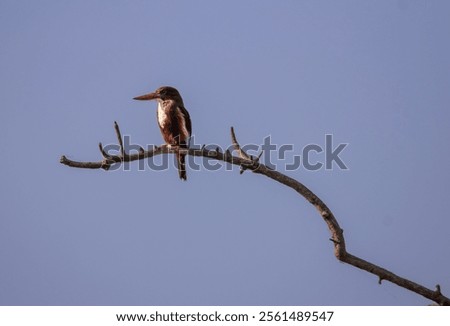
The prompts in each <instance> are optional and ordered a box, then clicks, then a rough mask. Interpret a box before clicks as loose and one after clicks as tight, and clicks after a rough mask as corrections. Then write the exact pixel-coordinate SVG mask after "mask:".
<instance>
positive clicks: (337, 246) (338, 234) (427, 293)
mask: <svg viewBox="0 0 450 326" xmlns="http://www.w3.org/2000/svg"><path fill="white" fill-rule="evenodd" d="M114 128H115V131H116V135H117V139H118V143H119V146H120V149H121V150H120V155H115V156H112V155H108V154H107V153H105V151H104V150H103V147H102V144H101V143H100V144H99V149H100V152H101V153H102V156H103V160H102V161H99V162H77V161H72V160H69V159H68V158H67V157H65V156H62V157H61V160H60V162H61V163H62V164H64V165H67V166H70V167H75V168H84V169H104V170H108V169H109V168H110V167H111V165H113V164H120V163H121V162H131V161H136V160H142V159H145V158H149V157H152V156H155V155H160V154H168V153H172V154H174V153H176V151H177V150H179V151H180V152H181V151H183V152H185V153H186V154H187V155H192V156H201V157H204V158H206V159H212V160H219V161H224V162H228V163H231V164H235V165H239V166H240V167H241V173H243V172H244V171H245V170H250V171H252V172H253V173H256V174H262V175H264V176H266V177H268V178H271V179H273V180H275V181H277V182H279V183H281V184H283V185H285V186H288V187H290V188H292V189H294V190H295V191H296V192H297V193H299V194H300V195H301V196H303V197H304V198H305V199H306V200H307V201H308V202H310V203H311V204H312V205H314V207H316V209H317V210H318V212H319V214H320V216H321V217H322V219H323V220H324V221H325V223H326V224H327V226H328V229H329V231H330V233H331V238H330V240H331V241H332V242H333V244H334V255H335V256H336V258H337V259H338V260H340V261H342V262H344V263H347V264H350V265H352V266H355V267H357V268H360V269H362V270H365V271H367V272H369V273H372V274H375V275H377V276H378V279H379V283H380V284H381V281H382V280H386V281H390V282H392V283H395V284H397V285H398V286H401V287H403V288H405V289H408V290H410V291H413V292H415V293H417V294H420V295H422V296H424V297H425V298H428V299H430V300H432V301H434V302H436V303H437V304H439V305H446V306H448V305H450V299H449V298H447V297H445V296H444V295H442V293H441V289H440V286H439V285H436V289H435V290H431V289H428V288H426V287H424V286H422V285H420V284H417V283H414V282H412V281H410V280H408V279H406V278H403V277H400V276H398V275H396V274H394V273H392V272H390V271H388V270H386V269H384V268H382V267H380V266H377V265H375V264H372V263H370V262H368V261H366V260H364V259H361V258H359V257H356V256H354V255H352V254H350V253H348V252H347V250H346V248H345V239H344V234H343V230H342V229H341V227H340V226H339V223H338V221H337V220H336V218H335V216H334V215H333V213H332V212H331V210H330V209H329V208H328V207H327V205H325V203H324V202H323V201H322V200H321V199H320V198H319V197H317V196H316V195H315V194H314V193H313V192H312V191H311V190H309V189H308V188H307V187H306V186H305V185H303V184H302V183H301V182H299V181H297V180H295V179H292V178H291V177H288V176H286V175H284V174H282V173H280V172H278V171H275V170H272V169H270V168H269V167H267V166H266V165H264V164H261V163H260V162H259V158H260V157H261V154H262V153H261V154H260V155H259V156H258V157H256V158H254V157H252V156H250V155H248V154H247V153H245V152H244V151H243V150H242V149H241V147H240V146H239V143H238V141H237V139H236V135H235V133H234V130H233V128H231V140H232V143H233V146H234V148H235V150H236V152H237V153H238V156H233V155H232V154H231V153H230V152H229V151H226V152H221V151H220V149H219V148H217V149H216V150H208V149H206V148H205V146H203V147H202V148H200V149H192V148H191V149H177V148H173V147H172V148H169V147H168V146H167V145H162V146H159V147H155V148H153V149H151V150H148V151H145V150H144V149H142V148H141V149H140V151H139V153H135V154H131V155H129V154H127V153H126V152H125V150H124V147H123V141H122V136H121V134H120V130H119V126H118V125H117V123H116V122H114Z"/></svg>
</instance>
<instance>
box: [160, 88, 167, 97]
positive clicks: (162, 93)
mask: <svg viewBox="0 0 450 326" xmlns="http://www.w3.org/2000/svg"><path fill="white" fill-rule="evenodd" d="M159 94H160V95H163V96H164V95H167V90H166V89H162V90H160V91H159Z"/></svg>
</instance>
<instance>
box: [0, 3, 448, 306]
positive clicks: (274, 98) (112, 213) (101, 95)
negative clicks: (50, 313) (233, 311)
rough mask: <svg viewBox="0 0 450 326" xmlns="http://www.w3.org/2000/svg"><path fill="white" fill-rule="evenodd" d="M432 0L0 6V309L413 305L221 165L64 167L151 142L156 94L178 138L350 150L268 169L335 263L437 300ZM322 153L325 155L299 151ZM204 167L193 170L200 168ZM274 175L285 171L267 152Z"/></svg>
mask: <svg viewBox="0 0 450 326" xmlns="http://www.w3.org/2000/svg"><path fill="white" fill-rule="evenodd" d="M449 13H450V2H448V1H427V2H425V1H414V0H411V1H406V0H405V1H376V2H372V1H371V2H369V1H356V0H355V1H339V2H337V1H227V2H225V1H222V2H219V1H214V2H212V1H206V0H205V1H189V2H188V1H142V0H141V1H110V0H108V1H76V2H75V1H5V0H0V40H1V45H0V72H1V73H0V103H1V108H0V127H1V140H0V151H1V153H2V158H1V160H0V167H1V169H0V180H1V182H0V192H1V194H0V209H1V216H0V304H1V305H427V304H429V303H430V301H429V300H427V299H425V298H423V297H421V296H419V295H417V294H415V293H412V292H409V291H407V290H405V289H402V288H399V287H397V286H395V285H392V284H390V283H387V282H384V283H383V285H381V286H380V285H378V283H377V281H378V280H377V278H376V277H375V276H374V275H372V274H369V273H367V272H364V271H360V270H358V269H356V268H354V267H352V266H350V265H346V264H343V263H340V262H338V261H337V259H336V258H335V257H334V255H333V244H332V243H331V242H330V241H329V237H330V235H329V231H328V229H327V227H326V224H325V223H324V222H323V220H322V219H321V218H320V216H319V215H318V214H317V212H316V210H315V209H314V207H312V206H311V205H310V204H309V203H308V202H307V201H305V200H304V199H303V198H301V197H300V196H298V195H297V194H296V193H295V192H294V191H292V189H289V188H287V187H285V186H282V185H280V184H278V183H275V182H273V181H271V180H269V179H267V178H266V177H264V176H261V175H254V174H252V173H248V172H247V173H244V174H243V175H239V172H238V169H237V168H234V169H233V170H232V171H226V170H225V168H222V169H220V170H218V171H214V172H211V171H206V170H204V169H202V170H201V171H192V170H189V171H188V181H187V182H181V181H180V180H179V179H178V176H177V172H176V170H175V169H174V168H173V167H171V168H170V169H169V170H168V171H163V172H155V171H151V170H149V169H146V170H145V171H138V165H137V163H134V164H131V165H130V167H129V171H124V170H123V169H119V170H117V171H110V172H105V171H103V170H81V169H74V168H69V167H66V166H63V165H61V164H60V163H59V158H60V156H61V155H63V154H64V155H67V156H68V157H69V158H71V159H74V160H82V161H97V160H100V159H101V157H100V153H99V152H98V148H97V144H98V142H99V141H101V142H103V143H104V144H110V143H114V142H116V138H115V134H114V129H113V122H114V121H115V120H117V121H118V122H119V124H120V127H121V129H122V132H123V134H127V135H130V137H131V139H132V141H133V143H137V144H140V145H143V146H145V145H146V144H161V143H162V138H161V135H160V132H159V129H158V127H157V124H156V114H155V111H156V103H153V102H136V101H133V100H132V98H133V97H134V96H137V95H142V94H144V93H146V92H150V91H153V90H154V89H156V88H157V87H159V86H161V85H171V86H174V87H176V88H178V90H179V91H180V92H181V94H182V96H183V99H184V103H185V105H186V107H187V109H188V110H189V112H190V115H191V118H192V121H193V130H194V134H195V138H196V142H197V143H200V144H219V145H220V146H223V147H228V146H229V145H230V137H229V128H230V126H234V127H235V128H236V132H237V136H238V139H239V140H240V142H241V143H243V144H245V143H254V144H261V142H262V140H263V139H264V137H266V136H268V135H271V138H272V142H273V143H276V144H280V145H281V144H292V145H293V146H294V153H290V154H289V155H290V156H288V158H289V157H292V155H294V154H301V150H302V148H303V147H304V146H306V145H308V144H318V145H320V146H323V145H324V143H325V135H326V134H332V135H333V142H334V144H335V145H336V146H337V144H339V143H348V144H349V145H348V147H347V148H346V149H345V150H344V151H343V152H342V154H341V155H340V157H341V159H342V160H343V161H344V162H345V163H346V165H347V166H348V168H349V169H348V170H346V171H343V170H340V169H338V168H337V166H336V165H334V166H333V169H332V170H325V169H321V170H319V171H314V172H313V171H307V170H305V169H303V168H300V169H298V170H296V171H287V172H286V174H287V175H289V176H291V177H293V178H295V179H297V180H299V181H301V182H303V183H304V184H305V185H307V186H308V187H310V188H311V189H312V190H313V191H314V192H316V194H317V195H319V197H321V199H322V200H323V201H325V203H326V204H327V205H328V206H329V207H330V209H331V210H332V211H333V212H334V214H335V216H336V218H337V219H338V221H339V223H340V225H341V227H342V228H343V229H344V230H345V233H344V235H345V237H346V241H347V249H348V251H349V252H350V253H352V254H354V255H357V256H359V257H361V258H363V259H366V260H369V261H370V262H373V263H375V264H378V265H380V266H382V267H384V268H386V269H389V270H390V271H392V272H394V273H396V274H398V275H401V276H404V277H406V278H408V279H411V280H412V281H415V282H418V283H420V284H422V285H424V286H427V287H429V288H433V289H434V286H435V285H436V284H438V283H439V284H441V287H442V292H443V293H444V295H447V296H448V295H450V274H449V270H450V251H449V248H450V231H449V230H450V218H449V214H448V212H449V211H450V200H449V199H450V196H449V195H450V191H449V186H448V185H449V183H450V173H449V166H450V152H449V151H448V148H449V140H450V128H449V121H450V110H449V105H450V92H449V86H450V39H449V37H448V36H449V31H450V20H449ZM311 160H312V162H315V161H323V160H324V156H323V154H316V155H314V156H312V157H311ZM196 161H197V162H201V158H196ZM274 163H276V164H277V169H278V170H279V171H280V172H283V171H284V170H285V165H284V164H283V163H285V161H282V160H274Z"/></svg>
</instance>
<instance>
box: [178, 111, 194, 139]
mask: <svg viewBox="0 0 450 326" xmlns="http://www.w3.org/2000/svg"><path fill="white" fill-rule="evenodd" d="M180 111H181V113H183V115H184V120H185V121H186V129H187V131H188V132H189V136H191V135H192V123H191V117H190V116H189V112H188V111H187V110H186V108H185V107H184V106H180Z"/></svg>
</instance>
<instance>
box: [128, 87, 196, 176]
mask: <svg viewBox="0 0 450 326" xmlns="http://www.w3.org/2000/svg"><path fill="white" fill-rule="evenodd" d="M133 99H134V100H139V101H149V100H157V101H158V111H157V114H156V116H157V119H158V125H159V129H160V130H161V134H162V137H163V139H164V141H165V142H166V144H167V145H168V146H169V147H170V146H176V147H178V148H188V146H189V138H190V137H191V134H192V124H191V118H190V116H189V112H188V111H187V110H186V108H185V107H184V103H183V99H182V98H181V95H180V93H179V92H178V90H177V89H176V88H174V87H170V86H162V87H160V88H158V89H157V90H156V91H154V92H153V93H149V94H145V95H141V96H137V97H135V98H133ZM176 155H177V165H178V175H179V176H180V179H181V180H186V179H187V176H186V163H185V156H186V154H181V153H180V152H179V151H176Z"/></svg>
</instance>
